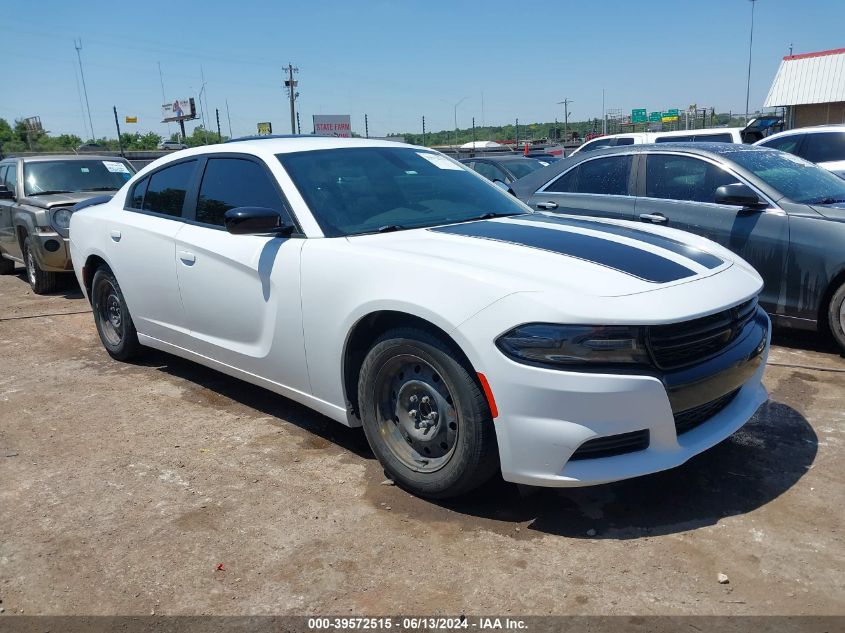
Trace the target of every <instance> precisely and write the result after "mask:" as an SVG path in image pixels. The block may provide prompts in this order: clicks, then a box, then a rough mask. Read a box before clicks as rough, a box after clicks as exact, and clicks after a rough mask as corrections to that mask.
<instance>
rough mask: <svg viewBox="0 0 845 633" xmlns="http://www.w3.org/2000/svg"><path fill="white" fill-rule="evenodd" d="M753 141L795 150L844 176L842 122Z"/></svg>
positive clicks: (843, 126) (781, 148)
mask: <svg viewBox="0 0 845 633" xmlns="http://www.w3.org/2000/svg"><path fill="white" fill-rule="evenodd" d="M756 145H759V146H760V147H769V148H771V149H779V150H781V151H782V152H789V153H790V154H795V155H796V156H800V157H801V158H805V159H807V160H808V161H810V162H811V163H816V164H817V165H818V166H819V167H824V168H825V169H827V170H829V171H832V172H833V173H834V174H836V175H837V176H840V177H842V178H845V124H843V125H819V126H816V127H802V128H798V129H795V130H787V131H786V132H780V133H778V134H772V135H771V136H769V137H767V138H765V139H763V140H762V141H758V142H757V143H756Z"/></svg>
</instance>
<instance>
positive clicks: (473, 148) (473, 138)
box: [471, 117, 475, 156]
mask: <svg viewBox="0 0 845 633" xmlns="http://www.w3.org/2000/svg"><path fill="white" fill-rule="evenodd" d="M471 156H475V117H472V154H471Z"/></svg>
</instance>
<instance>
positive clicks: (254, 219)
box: [223, 207, 293, 235]
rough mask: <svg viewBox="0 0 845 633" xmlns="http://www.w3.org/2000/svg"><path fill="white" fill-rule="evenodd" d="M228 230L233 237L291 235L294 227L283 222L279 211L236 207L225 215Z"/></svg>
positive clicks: (224, 220) (224, 219)
mask: <svg viewBox="0 0 845 633" xmlns="http://www.w3.org/2000/svg"><path fill="white" fill-rule="evenodd" d="M223 222H224V224H225V225H226V230H227V231H229V233H231V234H232V235H257V234H263V233H289V232H290V231H291V229H292V228H293V227H291V226H289V225H287V224H285V223H284V222H283V221H282V216H281V215H279V212H278V211H275V210H273V209H267V208H265V207H235V208H234V209H229V210H228V211H226V213H225V214H224V215H223Z"/></svg>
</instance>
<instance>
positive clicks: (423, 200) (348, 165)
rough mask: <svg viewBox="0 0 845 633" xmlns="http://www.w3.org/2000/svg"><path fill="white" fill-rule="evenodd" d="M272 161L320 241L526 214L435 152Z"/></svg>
mask: <svg viewBox="0 0 845 633" xmlns="http://www.w3.org/2000/svg"><path fill="white" fill-rule="evenodd" d="M277 158H278V159H279V161H280V162H281V163H282V165H283V166H284V168H285V170H286V171H287V173H288V174H289V175H290V177H291V179H292V180H293V182H294V184H295V185H296V187H297V189H298V190H299V192H300V194H302V197H303V198H304V199H305V202H306V203H307V204H308V207H309V208H310V209H311V212H312V213H313V215H314V218H315V219H316V220H317V222H318V223H319V225H320V228H321V229H322V230H323V234H324V235H326V236H327V237H339V236H345V235H357V234H361V233H372V232H376V231H389V230H401V229H411V228H419V227H424V226H437V225H440V224H451V223H455V222H465V221H467V220H472V219H477V218H480V217H482V216H485V217H495V216H499V215H515V214H521V213H529V212H530V211H528V210H527V209H526V208H525V207H524V206H522V204H521V203H519V202H518V201H517V199H516V198H514V197H513V196H511V195H509V194H508V193H506V192H504V191H501V190H500V189H498V188H497V187H495V186H493V185H491V184H489V183H488V182H487V181H485V180H483V179H481V178H480V177H479V176H478V175H476V174H475V173H473V172H472V171H470V170H468V169H467V168H465V167H464V166H463V165H460V164H459V163H456V162H454V161H452V160H451V159H449V158H446V157H445V156H443V155H441V154H438V153H436V152H431V151H425V150H420V149H413V148H409V147H395V148H394V147H351V148H343V149H329V150H314V151H306V152H291V153H289V154H279V155H277Z"/></svg>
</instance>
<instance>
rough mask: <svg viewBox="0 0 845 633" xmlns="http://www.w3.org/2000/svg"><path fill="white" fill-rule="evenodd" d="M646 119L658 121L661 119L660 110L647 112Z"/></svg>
mask: <svg viewBox="0 0 845 633" xmlns="http://www.w3.org/2000/svg"><path fill="white" fill-rule="evenodd" d="M648 120H649V122H650V123H660V122H661V121H662V120H663V113H662V112H649V113H648Z"/></svg>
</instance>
